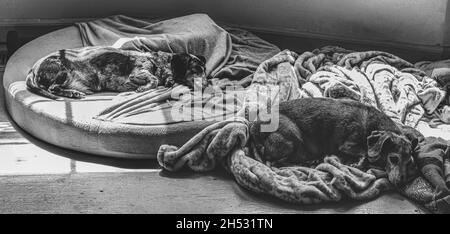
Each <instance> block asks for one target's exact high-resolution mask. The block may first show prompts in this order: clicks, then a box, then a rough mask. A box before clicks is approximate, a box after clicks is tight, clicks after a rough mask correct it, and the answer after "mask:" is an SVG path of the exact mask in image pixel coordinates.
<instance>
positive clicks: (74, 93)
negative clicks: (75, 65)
mask: <svg viewBox="0 0 450 234" xmlns="http://www.w3.org/2000/svg"><path fill="white" fill-rule="evenodd" d="M70 97H71V98H76V99H82V98H84V97H86V94H85V93H83V92H79V91H70Z"/></svg>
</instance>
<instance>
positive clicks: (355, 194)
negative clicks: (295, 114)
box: [157, 117, 450, 213]
mask: <svg viewBox="0 0 450 234" xmlns="http://www.w3.org/2000/svg"><path fill="white" fill-rule="evenodd" d="M248 127H249V122H248V121H247V120H246V119H245V118H239V117H237V118H231V119H229V120H226V121H222V122H218V123H215V124H212V125H210V126H209V127H207V128H205V129H203V130H202V131H201V132H199V133H198V134H197V135H196V136H194V137H193V138H192V139H191V140H189V141H188V142H187V143H186V144H184V145H183V146H181V147H176V146H170V145H162V146H161V147H160V149H159V151H158V155H157V159H158V162H159V164H160V165H161V166H162V167H163V168H164V169H165V170H168V171H172V172H176V171H178V170H181V169H182V168H184V167H187V168H189V169H191V170H193V171H196V172H206V171H211V170H214V169H215V168H216V167H218V166H222V167H224V168H225V169H226V170H227V171H228V172H230V174H231V175H232V176H233V177H234V179H235V180H236V182H237V183H238V184H239V185H240V186H242V187H244V188H245V189H248V190H250V191H253V192H257V193H263V194H268V195H272V196H274V197H277V198H279V199H281V200H284V201H287V202H292V203H296V204H314V203H322V202H338V201H341V200H343V199H353V200H370V199H374V198H376V197H377V196H379V195H380V194H381V193H382V192H385V191H388V190H392V189H394V187H393V186H392V185H391V184H390V183H389V181H388V179H387V178H385V177H382V176H380V175H381V173H379V172H377V170H372V169H369V170H368V171H367V172H364V171H361V170H359V169H357V168H354V167H351V166H348V165H344V164H342V163H341V162H340V160H339V158H338V157H336V156H328V157H325V158H324V160H323V162H321V163H319V164H318V165H315V166H314V167H304V166H297V165H292V166H289V167H282V168H276V167H269V166H267V165H265V164H264V163H262V162H260V161H258V160H257V159H255V158H254V157H253V156H252V154H251V153H250V150H249V148H248V147H247V146H248V145H249V141H250V140H251V138H250V136H249V129H248ZM425 151H426V152H430V151H429V150H425ZM398 189H399V190H400V192H401V193H402V194H404V195H406V196H407V197H409V198H411V199H414V200H416V201H418V202H420V203H422V204H424V205H425V207H427V208H428V209H430V210H431V211H432V212H436V213H449V212H450V196H444V197H439V196H437V195H436V194H437V193H436V191H435V189H434V188H433V186H432V185H430V183H429V182H428V181H427V180H426V179H424V178H423V177H417V179H415V180H413V181H412V182H411V183H409V184H407V185H405V186H404V187H401V188H398Z"/></svg>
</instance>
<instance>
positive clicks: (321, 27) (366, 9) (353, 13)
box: [0, 0, 447, 47]
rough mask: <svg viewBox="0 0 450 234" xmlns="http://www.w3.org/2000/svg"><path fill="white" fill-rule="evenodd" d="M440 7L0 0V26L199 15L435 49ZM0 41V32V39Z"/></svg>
mask: <svg viewBox="0 0 450 234" xmlns="http://www.w3.org/2000/svg"><path fill="white" fill-rule="evenodd" d="M446 8H447V0H377V1H369V0H122V1H118V0H95V1H93V0H64V1H61V0H39V1H36V0H0V26H1V25H2V24H3V25H7V24H9V25H11V24H15V23H23V24H27V23H30V22H38V21H39V19H41V20H42V19H43V20H47V19H61V18H66V19H67V18H79V19H81V18H95V17H104V16H108V15H112V14H127V15H131V16H138V17H142V16H147V17H152V18H153V17H161V16H163V17H174V16H180V15H185V14H190V13H196V12H202V13H207V14H209V15H210V16H211V17H212V18H213V19H214V20H216V21H223V22H227V23H231V24H235V25H240V26H244V27H246V28H253V29H255V30H257V31H258V30H259V31H266V32H274V33H281V34H288V35H298V36H301V37H311V38H316V37H318V38H325V39H343V40H356V41H375V42H379V43H396V44H397V45H400V46H402V45H405V46H414V47H440V46H441V45H443V43H444V37H445V36H444V35H445V34H446V32H445V21H446ZM3 34H4V33H3ZM3 38H4V35H2V34H0V41H1V40H2V39H3Z"/></svg>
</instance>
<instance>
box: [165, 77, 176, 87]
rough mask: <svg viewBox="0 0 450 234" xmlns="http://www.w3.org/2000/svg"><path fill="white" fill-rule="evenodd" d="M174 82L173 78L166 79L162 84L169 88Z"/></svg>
mask: <svg viewBox="0 0 450 234" xmlns="http://www.w3.org/2000/svg"><path fill="white" fill-rule="evenodd" d="M174 84H175V81H174V80H173V79H167V80H166V83H165V84H164V86H165V87H168V88H170V87H173V85H174Z"/></svg>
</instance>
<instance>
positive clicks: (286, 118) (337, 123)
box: [250, 98, 417, 184]
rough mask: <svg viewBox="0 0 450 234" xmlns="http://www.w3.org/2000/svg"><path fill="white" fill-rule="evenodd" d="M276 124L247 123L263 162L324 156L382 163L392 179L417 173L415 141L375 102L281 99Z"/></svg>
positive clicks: (399, 180)
mask: <svg viewBox="0 0 450 234" xmlns="http://www.w3.org/2000/svg"><path fill="white" fill-rule="evenodd" d="M279 111H280V115H279V128H278V130H276V131H275V132H261V131H260V129H261V124H263V122H260V121H256V122H254V123H252V124H251V127H250V134H251V137H252V143H253V147H252V148H253V151H254V153H255V154H256V155H257V156H259V157H260V158H261V159H262V160H263V161H269V162H272V163H273V165H277V166H284V165H292V164H304V163H307V162H308V161H311V160H317V159H321V158H323V157H324V156H326V155H331V154H333V155H337V156H339V157H341V158H342V159H344V162H345V161H347V162H359V163H358V167H360V168H361V169H363V168H366V167H367V166H373V167H378V168H383V169H385V170H386V172H387V174H388V177H389V180H390V181H391V182H392V183H393V184H400V183H402V182H405V181H406V180H407V179H410V177H411V176H412V175H414V174H416V173H417V168H416V166H415V164H414V162H413V159H412V152H413V149H415V147H416V146H417V140H413V141H410V140H408V138H407V137H406V136H405V135H403V134H402V131H401V129H399V127H398V126H397V125H396V124H395V123H394V122H393V121H392V120H391V119H390V118H389V117H388V116H387V115H385V114H384V113H382V112H380V111H379V110H377V109H376V108H374V107H369V106H366V105H364V104H362V103H359V102H357V101H352V100H337V99H328V98H304V99H297V100H292V101H287V102H283V103H280V105H279Z"/></svg>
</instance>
